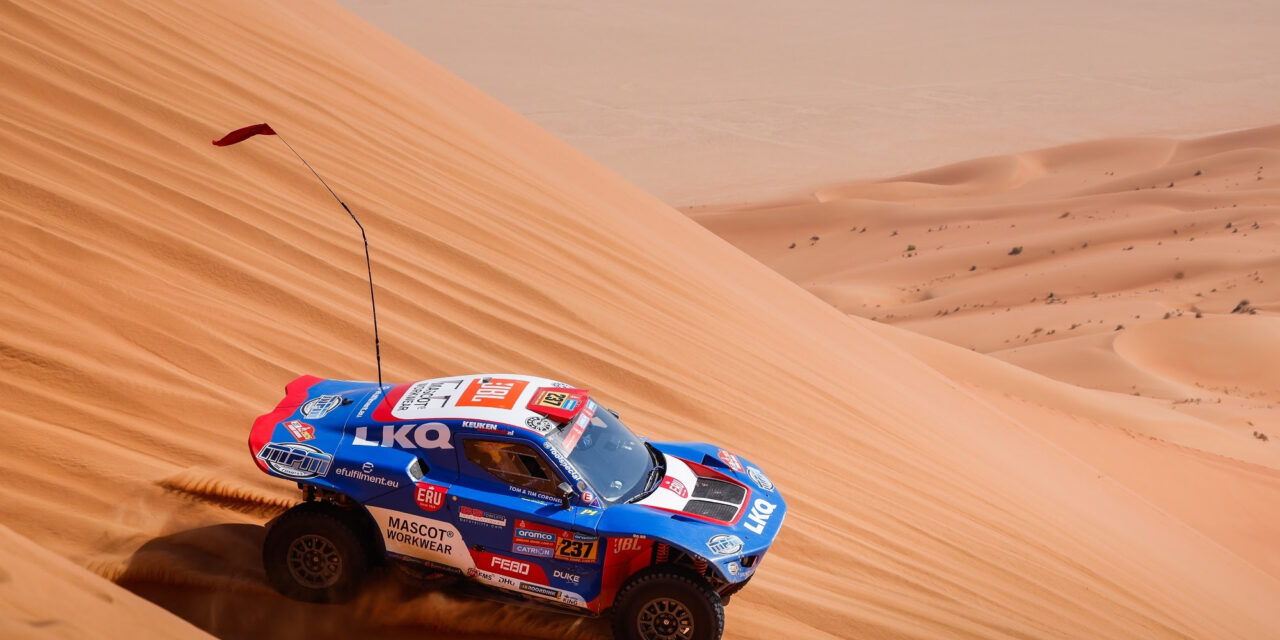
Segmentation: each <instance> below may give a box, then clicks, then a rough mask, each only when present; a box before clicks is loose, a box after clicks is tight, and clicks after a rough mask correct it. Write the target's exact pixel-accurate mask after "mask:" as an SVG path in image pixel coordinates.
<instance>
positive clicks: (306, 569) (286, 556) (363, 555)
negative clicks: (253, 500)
mask: <svg viewBox="0 0 1280 640" xmlns="http://www.w3.org/2000/svg"><path fill="white" fill-rule="evenodd" d="M365 529H366V527H364V526H362V523H361V522H360V521H359V520H358V519H357V518H356V517H355V516H354V515H353V514H351V513H350V512H347V511H344V510H342V509H340V508H338V507H336V506H333V505H329V504H324V503H319V502H306V503H303V504H300V505H298V506H296V507H294V508H292V509H290V510H288V511H286V512H285V514H284V515H282V516H280V517H279V518H278V519H277V520H276V521H275V522H274V523H273V524H272V525H271V530H270V531H268V532H267V539H266V541H265V542H264V543H263V545H262V566H263V567H264V568H266V570H267V580H268V581H269V582H270V583H271V586H273V587H275V589H276V590H277V591H279V592H280V593H282V594H284V595H286V596H289V597H290V598H294V599H295V600H302V601H304V602H320V603H333V602H345V601H347V600H350V599H351V597H352V596H354V595H355V593H356V590H357V589H359V587H360V584H361V583H362V582H364V579H365V577H366V576H367V575H368V573H369V568H370V565H371V561H370V553H369V547H370V545H369V543H368V542H367V541H365V540H364V539H363V536H362V535H361V534H362V533H364V532H365Z"/></svg>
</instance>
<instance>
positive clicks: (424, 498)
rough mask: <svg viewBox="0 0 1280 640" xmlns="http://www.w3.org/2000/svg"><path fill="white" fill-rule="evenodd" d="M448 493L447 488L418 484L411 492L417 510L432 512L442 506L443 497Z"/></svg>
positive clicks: (427, 483) (425, 483)
mask: <svg viewBox="0 0 1280 640" xmlns="http://www.w3.org/2000/svg"><path fill="white" fill-rule="evenodd" d="M448 493H449V487H442V486H439V485H434V484H431V483H430V482H419V483H418V486H417V488H415V489H414V490H413V500H414V502H417V503H418V508H419V509H422V510H423V511H432V512H434V511H439V510H440V507H443V506H444V497H445V495H446V494H448Z"/></svg>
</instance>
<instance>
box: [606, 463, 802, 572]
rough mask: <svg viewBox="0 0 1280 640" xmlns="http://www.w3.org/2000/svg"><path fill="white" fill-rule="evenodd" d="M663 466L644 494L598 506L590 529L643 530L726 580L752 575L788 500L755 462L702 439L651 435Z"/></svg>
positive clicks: (608, 532)
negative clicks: (625, 501) (689, 440)
mask: <svg viewBox="0 0 1280 640" xmlns="http://www.w3.org/2000/svg"><path fill="white" fill-rule="evenodd" d="M650 444H652V445H653V446H654V447H655V448H656V449H658V451H660V452H661V453H662V454H663V457H664V458H665V463H666V467H667V468H666V473H665V475H664V477H663V479H662V481H661V482H660V484H659V486H658V488H657V489H655V490H654V491H653V492H652V493H650V494H649V495H647V496H645V497H644V499H642V500H640V501H638V502H635V503H632V504H625V505H614V506H611V507H609V508H607V509H605V510H604V513H603V514H602V516H601V518H600V521H599V523H598V524H597V529H598V530H599V532H600V534H601V535H606V536H611V537H626V536H636V535H640V536H645V537H649V538H653V539H656V540H660V541H662V542H666V543H668V544H671V545H673V546H675V547H678V548H680V549H681V550H683V551H685V552H686V553H689V554H692V555H694V556H697V557H701V558H705V559H706V560H707V561H708V562H709V563H710V564H712V565H714V566H715V568H716V571H717V572H718V573H719V574H720V575H721V576H722V577H723V578H724V579H725V580H727V581H729V582H741V581H743V580H746V579H747V578H749V577H751V575H753V574H754V572H755V569H756V567H758V566H759V564H760V560H761V559H762V557H763V555H764V553H765V551H767V550H768V548H769V546H770V545H772V544H773V540H774V538H775V537H777V535H778V531H779V530H780V529H781V528H782V521H783V519H784V518H785V517H786V512H787V504H786V502H785V501H784V500H783V499H782V495H781V493H780V492H779V491H778V489H777V487H775V486H774V485H773V483H772V482H771V481H770V480H769V478H768V476H766V475H765V474H764V472H763V471H761V470H760V468H759V467H758V466H756V465H755V464H752V463H751V462H750V461H748V460H744V459H742V458H740V457H738V456H736V455H734V454H731V453H729V452H727V451H724V450H723V449H720V448H719V447H716V446H713V445H708V444H702V443H661V442H652V443H650Z"/></svg>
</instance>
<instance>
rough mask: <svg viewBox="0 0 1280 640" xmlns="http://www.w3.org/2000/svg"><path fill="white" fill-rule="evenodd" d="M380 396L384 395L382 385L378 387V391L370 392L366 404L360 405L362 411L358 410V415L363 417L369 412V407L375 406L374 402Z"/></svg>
mask: <svg viewBox="0 0 1280 640" xmlns="http://www.w3.org/2000/svg"><path fill="white" fill-rule="evenodd" d="M380 397H382V387H378V390H377V391H374V392H373V393H371V394H369V399H368V400H365V401H364V405H363V406H361V407H360V411H358V412H356V417H357V418H363V417H364V414H366V413H368V411H369V407H371V406H373V403H374V402H375V401H377V399H378V398H380Z"/></svg>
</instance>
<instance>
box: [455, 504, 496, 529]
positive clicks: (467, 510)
mask: <svg viewBox="0 0 1280 640" xmlns="http://www.w3.org/2000/svg"><path fill="white" fill-rule="evenodd" d="M458 519H459V520H466V521H467V522H474V523H476V524H483V525H489V526H491V527H505V526H507V517H506V516H504V515H502V514H500V513H492V512H489V511H485V510H484V509H477V508H475V507H465V506H464V507H458Z"/></svg>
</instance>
